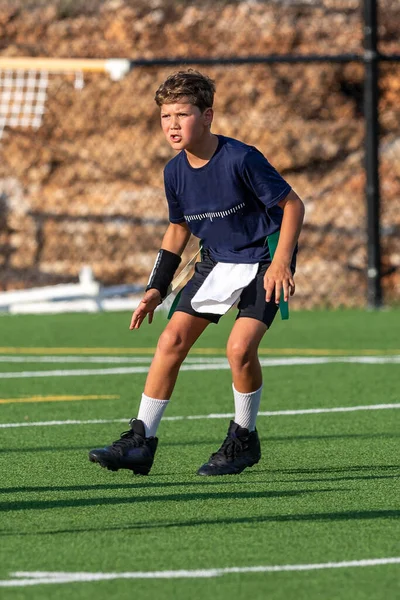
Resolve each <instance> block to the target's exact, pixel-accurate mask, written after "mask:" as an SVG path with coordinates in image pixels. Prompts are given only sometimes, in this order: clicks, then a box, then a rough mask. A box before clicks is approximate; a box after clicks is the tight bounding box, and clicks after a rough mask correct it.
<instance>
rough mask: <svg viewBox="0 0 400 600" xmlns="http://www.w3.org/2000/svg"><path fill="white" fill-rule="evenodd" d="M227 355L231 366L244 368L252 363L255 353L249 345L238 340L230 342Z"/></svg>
mask: <svg viewBox="0 0 400 600" xmlns="http://www.w3.org/2000/svg"><path fill="white" fill-rule="evenodd" d="M226 354H227V357H228V361H229V364H230V365H231V366H244V365H246V364H247V363H249V362H251V360H252V358H253V354H254V352H253V349H252V347H251V346H250V345H249V344H247V343H246V342H244V341H243V340H240V339H237V340H232V341H229V342H228V346H227V349H226Z"/></svg>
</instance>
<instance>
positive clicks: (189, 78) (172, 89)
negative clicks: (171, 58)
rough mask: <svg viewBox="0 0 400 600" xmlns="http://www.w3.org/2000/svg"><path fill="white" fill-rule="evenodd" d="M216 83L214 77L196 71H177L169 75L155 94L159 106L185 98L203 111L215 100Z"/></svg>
mask: <svg viewBox="0 0 400 600" xmlns="http://www.w3.org/2000/svg"><path fill="white" fill-rule="evenodd" d="M214 93H215V84H214V81H213V80H212V79H210V78H209V77H207V75H203V74H202V73H199V71H195V70H194V69H187V70H186V71H177V72H176V73H172V74H171V75H169V77H167V79H166V80H165V81H164V83H162V84H161V85H160V87H159V88H158V90H157V91H156V95H155V96H154V100H155V101H156V103H157V105H158V106H162V105H163V104H173V103H175V102H179V101H180V100H182V98H185V99H186V100H187V102H189V104H193V105H194V106H197V107H198V108H199V109H200V110H201V112H203V111H205V110H206V108H210V107H212V105H213V102H214Z"/></svg>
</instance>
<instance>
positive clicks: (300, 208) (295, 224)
mask: <svg viewBox="0 0 400 600" xmlns="http://www.w3.org/2000/svg"><path fill="white" fill-rule="evenodd" d="M278 206H280V207H281V208H282V210H283V219H282V225H281V231H280V234H279V242H278V246H277V248H276V251H275V254H274V258H273V260H272V262H271V265H270V266H269V268H268V269H267V271H266V273H265V276H264V287H265V291H266V295H265V299H266V301H267V302H270V301H271V298H272V294H273V292H274V290H275V302H276V304H279V300H280V297H281V292H282V289H283V297H284V300H285V302H287V301H288V299H289V294H290V296H293V294H294V290H295V285H294V279H293V275H292V271H291V269H290V263H291V261H292V256H293V252H294V249H295V247H296V244H297V240H298V239H299V235H300V231H301V227H302V224H303V219H304V212H305V211H304V204H303V202H302V201H301V200H300V198H299V197H298V195H297V194H296V192H294V191H293V190H291V191H290V192H289V194H288V195H287V196H286V198H284V199H283V200H281V201H280V202H279V203H278Z"/></svg>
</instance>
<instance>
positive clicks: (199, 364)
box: [0, 355, 400, 379]
mask: <svg viewBox="0 0 400 600" xmlns="http://www.w3.org/2000/svg"><path fill="white" fill-rule="evenodd" d="M192 360H193V359H192ZM194 360H196V359H194ZM143 362H144V361H143ZM260 363H261V366H262V367H287V366H296V365H302V366H306V365H325V364H332V363H351V364H354V363H357V364H369V365H382V364H400V355H395V356H338V357H336V356H326V357H311V358H308V357H293V358H261V359H260ZM229 368H230V367H229V363H228V361H227V360H226V359H223V360H221V359H215V360H214V359H213V360H212V361H210V362H208V361H207V360H205V359H201V361H197V360H196V362H192V361H189V360H187V361H185V363H184V364H183V365H182V366H181V369H180V370H181V371H219V370H227V369H229ZM147 371H148V366H147V365H146V366H143V367H115V368H110V369H57V370H52V371H20V372H18V371H12V372H3V373H0V379H24V378H28V379H30V378H39V377H84V376H99V375H107V376H110V375H130V374H133V373H147Z"/></svg>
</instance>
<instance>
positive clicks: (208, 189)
mask: <svg viewBox="0 0 400 600" xmlns="http://www.w3.org/2000/svg"><path fill="white" fill-rule="evenodd" d="M218 140H219V143H218V147H217V150H216V151H215V153H214V155H213V156H212V158H211V159H210V160H209V162H208V163H207V164H206V165H204V166H203V167H200V168H198V169H195V168H193V167H192V166H191V165H190V164H189V161H188V159H187V156H186V153H185V152H184V151H183V150H182V151H181V152H180V153H179V154H178V155H177V156H175V157H174V158H173V159H172V160H171V161H170V162H169V163H168V164H167V165H166V167H165V170H164V184H165V193H166V196H167V201H168V207H169V219H170V222H171V223H183V222H184V221H186V223H187V225H188V227H189V229H190V231H191V232H192V233H193V235H195V236H196V237H198V238H200V239H201V240H202V245H203V247H204V248H206V249H208V250H209V252H210V254H211V256H212V258H213V259H214V260H216V261H219V262H228V263H256V262H259V261H262V260H269V251H268V246H267V244H266V237H267V235H269V234H272V233H275V232H276V231H277V230H278V229H280V227H281V223H282V216H283V211H282V209H281V208H280V207H279V206H277V204H278V202H279V201H280V200H282V199H283V198H285V197H286V196H287V195H288V193H289V192H290V190H291V187H290V185H289V184H288V183H287V182H286V181H285V180H284V179H283V178H282V177H281V175H279V173H278V172H277V171H276V170H275V169H274V167H273V166H272V165H271V164H270V163H269V162H268V160H267V159H266V158H265V157H264V156H263V154H261V152H259V151H258V150H257V149H256V148H254V147H253V146H248V145H247V144H244V143H242V142H239V141H238V140H234V139H232V138H228V137H224V136H222V135H219V136H218Z"/></svg>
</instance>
